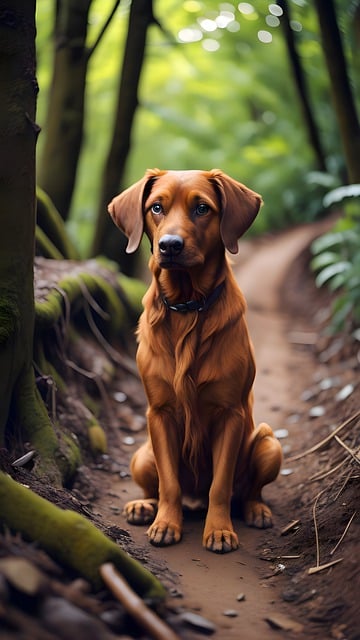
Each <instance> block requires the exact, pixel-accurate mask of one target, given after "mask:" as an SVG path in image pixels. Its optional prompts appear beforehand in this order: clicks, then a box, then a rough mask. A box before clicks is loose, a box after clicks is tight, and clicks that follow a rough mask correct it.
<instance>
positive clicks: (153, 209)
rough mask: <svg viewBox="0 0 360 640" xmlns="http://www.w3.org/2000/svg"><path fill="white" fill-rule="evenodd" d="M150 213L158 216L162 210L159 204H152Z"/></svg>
mask: <svg viewBox="0 0 360 640" xmlns="http://www.w3.org/2000/svg"><path fill="white" fill-rule="evenodd" d="M151 212H152V213H154V214H155V215H156V216H158V215H160V213H162V212H163V208H162V205H161V204H160V202H154V204H153V205H152V207H151Z"/></svg>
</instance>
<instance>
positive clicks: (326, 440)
mask: <svg viewBox="0 0 360 640" xmlns="http://www.w3.org/2000/svg"><path fill="white" fill-rule="evenodd" d="M359 417H360V411H357V412H356V413H355V414H354V415H353V416H351V418H348V419H347V420H345V422H343V423H342V424H340V425H339V426H338V427H337V428H336V429H335V431H333V432H332V433H330V434H329V435H328V436H326V438H324V440H321V441H320V442H318V443H317V444H315V445H314V446H313V447H311V448H310V449H307V451H304V452H303V453H298V454H296V455H295V456H291V457H290V458H287V459H286V460H287V462H293V461H294V460H300V458H304V457H305V456H307V455H309V453H315V451H317V450H318V449H321V447H323V446H324V445H326V444H327V443H328V442H330V440H332V439H333V438H334V437H335V436H336V435H337V434H338V433H339V432H340V431H341V430H342V429H344V428H345V427H347V426H349V424H351V423H352V422H354V421H355V420H357V418H359Z"/></svg>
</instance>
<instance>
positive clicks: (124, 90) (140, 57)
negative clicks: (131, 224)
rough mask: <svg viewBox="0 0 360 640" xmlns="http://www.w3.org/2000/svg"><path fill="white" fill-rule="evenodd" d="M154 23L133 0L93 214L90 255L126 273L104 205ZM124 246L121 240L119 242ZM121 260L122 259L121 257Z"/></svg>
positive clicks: (115, 183) (124, 146)
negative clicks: (107, 260)
mask: <svg viewBox="0 0 360 640" xmlns="http://www.w3.org/2000/svg"><path fill="white" fill-rule="evenodd" d="M153 22H154V16H153V11H152V2H151V0H133V2H132V4H131V9H130V16H129V27H128V35H127V40H126V46H125V53H124V60H123V66H122V72H121V81H120V86H119V94H118V102H117V108H116V115H115V124H114V131H113V136H112V142H111V145H110V149H109V153H108V158H107V161H106V164H105V169H104V174H103V179H102V187H101V194H100V202H99V208H98V215H97V228H96V233H95V236H94V242H93V247H92V252H93V255H97V254H99V253H103V254H105V255H106V256H107V257H108V258H110V259H112V260H115V261H117V262H118V263H120V264H121V265H122V267H123V270H124V271H125V272H126V273H132V269H133V266H134V258H133V257H130V260H129V256H128V255H126V256H125V251H122V247H121V240H120V241H119V234H117V233H115V232H114V225H113V222H112V220H111V218H110V216H109V215H108V214H107V205H108V203H109V202H110V200H111V199H112V198H113V197H114V195H115V194H116V193H117V192H118V191H119V189H120V185H121V184H122V181H123V178H124V172H125V165H126V161H127V157H128V153H129V150H130V144H131V130H132V125H133V121H134V117H135V113H136V109H137V106H138V88H139V81H140V75H141V70H142V66H143V61H144V53H145V45H146V35H147V30H148V28H149V26H150V25H151V24H152V23H153ZM123 249H125V242H124V245H123ZM124 257H125V258H126V259H125V262H122V260H124Z"/></svg>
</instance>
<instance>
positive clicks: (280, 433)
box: [274, 429, 289, 440]
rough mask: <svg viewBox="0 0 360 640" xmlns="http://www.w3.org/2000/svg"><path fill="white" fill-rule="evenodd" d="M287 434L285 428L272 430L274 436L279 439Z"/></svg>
mask: <svg viewBox="0 0 360 640" xmlns="http://www.w3.org/2000/svg"><path fill="white" fill-rule="evenodd" d="M288 435H289V432H288V430H287V429H276V431H274V436H275V438H278V439H279V440H281V439H282V438H287V437H288Z"/></svg>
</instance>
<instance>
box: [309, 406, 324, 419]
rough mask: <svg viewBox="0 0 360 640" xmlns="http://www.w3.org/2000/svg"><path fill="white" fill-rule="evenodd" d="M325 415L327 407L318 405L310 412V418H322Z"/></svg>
mask: <svg viewBox="0 0 360 640" xmlns="http://www.w3.org/2000/svg"><path fill="white" fill-rule="evenodd" d="M324 414H325V407H323V406H321V405H317V406H315V407H311V409H310V411H309V416H310V418H320V417H321V416H323V415H324Z"/></svg>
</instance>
